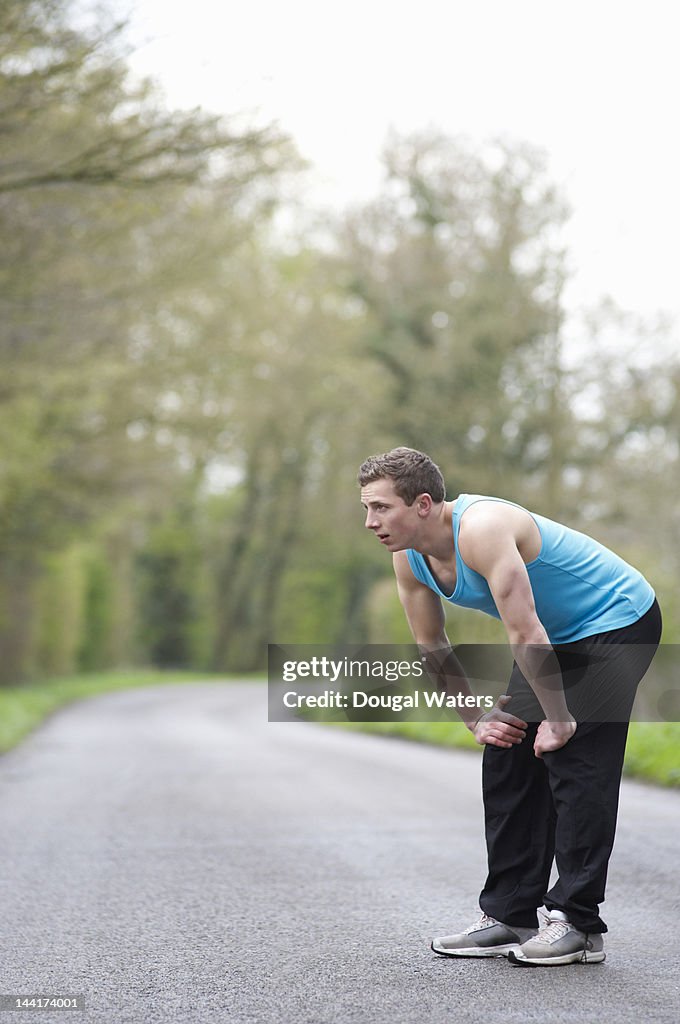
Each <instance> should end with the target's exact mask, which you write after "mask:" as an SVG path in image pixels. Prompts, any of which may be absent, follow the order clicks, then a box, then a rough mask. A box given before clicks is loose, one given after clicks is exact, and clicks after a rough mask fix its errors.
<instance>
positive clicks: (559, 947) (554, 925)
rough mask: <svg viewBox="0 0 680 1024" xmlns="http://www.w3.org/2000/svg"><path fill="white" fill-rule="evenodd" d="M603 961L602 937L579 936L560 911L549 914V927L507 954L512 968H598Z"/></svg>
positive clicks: (580, 934) (581, 933)
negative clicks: (575, 965)
mask: <svg viewBox="0 0 680 1024" xmlns="http://www.w3.org/2000/svg"><path fill="white" fill-rule="evenodd" d="M604 958H605V951H604V940H603V938H602V935H600V934H594V935H590V934H586V932H580V931H579V930H578V928H574V926H573V924H571V922H570V921H569V919H568V917H567V915H566V914H565V913H563V912H562V911H561V910H551V911H550V917H549V919H548V923H547V924H546V925H545V927H544V928H541V930H540V931H539V933H538V935H537V936H536V937H535V938H533V939H529V941H528V942H524V943H522V946H521V947H520V949H514V950H510V952H509V953H508V960H509V961H510V963H511V964H514V965H515V967H560V966H562V965H564V964H601V963H602V961H603V960H604Z"/></svg>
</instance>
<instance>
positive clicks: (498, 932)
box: [431, 914, 538, 956]
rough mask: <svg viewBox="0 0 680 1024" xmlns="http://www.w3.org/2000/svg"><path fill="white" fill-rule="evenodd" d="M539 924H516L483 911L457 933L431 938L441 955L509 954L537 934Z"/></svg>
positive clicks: (435, 949)
mask: <svg viewBox="0 0 680 1024" xmlns="http://www.w3.org/2000/svg"><path fill="white" fill-rule="evenodd" d="M537 931H538V929H537V928H515V927H512V928H511V927H510V926H509V925H507V924H503V923H502V922H501V921H497V920H496V919H495V918H494V917H489V915H488V914H482V916H481V917H480V919H479V921H477V922H476V923H475V924H471V925H470V927H469V928H466V929H465V931H464V932H460V934H458V935H449V936H447V937H446V938H442V939H433V940H432V947H431V948H432V950H433V951H434V952H435V953H439V954H440V955H441V956H508V955H509V953H510V952H511V951H512V950H519V948H520V945H521V944H522V943H523V942H527V941H528V940H529V939H530V938H531V937H532V936H533V935H536V933H537Z"/></svg>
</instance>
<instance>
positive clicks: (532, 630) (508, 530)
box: [459, 503, 576, 756]
mask: <svg viewBox="0 0 680 1024" xmlns="http://www.w3.org/2000/svg"><path fill="white" fill-rule="evenodd" d="M459 550H460V553H461V556H462V557H463V558H464V559H465V562H466V563H467V564H468V565H469V566H470V568H471V569H474V570H475V572H478V573H480V574H481V575H482V576H484V577H485V579H486V581H487V583H488V584H489V590H490V591H491V594H492V596H493V599H494V602H495V604H496V607H497V608H498V612H499V614H500V617H501V620H502V622H503V625H504V626H505V630H506V632H507V635H508V641H509V643H510V646H511V647H512V652H513V656H514V658H515V661H516V662H517V664H518V665H519V667H520V669H521V671H522V673H523V675H524V677H525V679H526V680H527V682H528V683H529V685H530V686H531V688H532V690H533V691H534V693H535V694H536V697H537V698H538V700H539V702H540V704H541V707H542V708H543V711H544V713H545V716H546V722H545V723H543V725H545V726H546V728H544V729H542V733H541V739H540V741H539V742H538V748H537V751H536V752H537V754H538V755H539V756H541V753H542V752H543V751H544V750H551V749H557V748H558V747H560V746H563V745H564V743H566V742H567V740H569V739H570V738H571V736H572V735H573V733H574V731H575V728H576V723H575V722H574V719H573V717H572V715H571V712H570V711H569V709H568V707H567V702H566V699H565V696H564V686H563V682H562V673H561V670H560V667H559V663H558V661H557V658H556V656H555V653H554V651H553V649H552V646H551V644H550V640H549V638H548V634H547V633H546V631H545V628H544V627H543V624H542V623H541V621H540V619H539V618H538V615H537V613H536V605H535V602H534V595H533V591H532V589H531V581H530V580H529V574H528V572H527V569H526V566H525V564H524V560H523V558H522V556H521V554H520V552H519V548H518V546H517V537H516V534H515V532H514V528H513V524H512V522H511V521H510V520H509V518H508V517H507V515H506V514H505V509H504V507H503V506H501V507H500V508H499V507H498V506H496V505H495V504H494V505H491V504H490V503H489V504H488V505H487V507H486V508H483V509H480V510H479V511H478V512H477V513H476V515H475V516H474V517H472V518H470V519H468V521H467V523H466V528H465V532H464V533H463V529H462V528H461V535H460V538H459ZM549 733H553V734H554V739H555V741H556V742H555V743H554V744H553V742H552V740H549V737H548V734H549ZM564 737H566V738H564ZM544 740H545V741H546V742H547V745H546V742H543V741H544ZM559 740H561V742H558V741H559Z"/></svg>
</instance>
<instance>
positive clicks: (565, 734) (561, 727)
mask: <svg viewBox="0 0 680 1024" xmlns="http://www.w3.org/2000/svg"><path fill="white" fill-rule="evenodd" d="M575 732H576V722H575V721H574V720H573V718H572V719H571V720H570V721H568V722H541V724H540V725H539V727H538V731H537V732H536V739H535V740H534V753H535V754H536V757H543V755H544V753H545V752H546V751H547V750H559V749H560V747H563V746H564V745H565V743H568V742H569V740H570V739H571V737H572V736H573V735H574V733H575Z"/></svg>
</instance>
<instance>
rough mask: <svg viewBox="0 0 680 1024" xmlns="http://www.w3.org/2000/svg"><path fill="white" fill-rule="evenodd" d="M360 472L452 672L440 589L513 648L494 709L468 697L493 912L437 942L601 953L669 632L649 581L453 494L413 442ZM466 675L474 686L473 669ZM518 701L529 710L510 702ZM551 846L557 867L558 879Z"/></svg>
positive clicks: (400, 583)
mask: <svg viewBox="0 0 680 1024" xmlns="http://www.w3.org/2000/svg"><path fill="white" fill-rule="evenodd" d="M359 484H360V486H361V501H362V504H363V506H364V508H365V509H366V527H367V528H368V529H369V530H372V531H373V533H374V534H375V535H376V536H377V538H378V540H379V541H380V543H381V544H383V545H384V547H386V548H387V550H388V551H391V552H392V557H393V563H394V571H395V575H396V579H397V588H398V593H399V598H400V600H401V603H402V606H403V608H404V611H405V613H406V617H407V619H408V623H409V626H410V628H411V632H412V633H413V636H414V639H415V641H416V643H417V644H419V646H420V647H421V649H423V650H424V651H426V652H430V655H431V656H435V655H434V652H437V654H436V658H438V660H437V661H436V663H437V664H438V665H439V666H440V671H441V672H442V673H443V674H444V676H446V674H447V671H448V670H447V669H446V668H445V667H443V666H445V665H446V664H450V663H451V660H452V658H454V656H453V655H452V653H451V645H450V642H449V639H448V637H447V635H446V631H445V617H444V611H443V606H442V600H447V601H450V602H451V603H453V604H456V605H462V606H464V607H469V608H476V609H478V610H480V611H483V612H486V613H487V614H490V615H494V616H496V617H498V618H500V619H501V620H502V622H503V624H504V626H505V629H506V632H507V636H508V640H509V643H510V645H511V647H512V650H513V656H514V659H515V664H514V667H513V671H512V675H511V679H510V683H509V686H508V693H507V695H504V696H502V697H500V698H499V700H498V701H497V702H496V705H495V706H494V708H493V709H492V710H491V711H488V712H484V713H483V714H481V715H479V712H478V709H476V708H474V709H465V708H462V709H461V710H460V714H461V717H462V718H463V720H464V721H465V724H466V726H467V727H468V729H470V731H471V732H472V733H473V735H474V736H475V738H476V740H477V742H478V743H480V744H482V745H484V756H483V769H482V790H483V798H484V809H485V831H486V844H487V854H488V877H487V880H486V883H485V885H484V888H483V890H482V892H481V895H480V900H479V904H480V908H481V911H482V916H481V918H480V920H479V921H478V922H476V923H475V924H474V925H472V926H471V927H469V928H467V929H466V930H465V931H464V932H461V933H459V934H456V935H451V936H447V937H445V938H437V939H434V940H433V942H432V949H433V950H434V951H435V952H436V953H439V954H441V955H443V956H453V957H461V956H466V957H467V956H474V957H488V956H507V957H508V958H509V960H510V961H511V963H513V964H515V965H522V966H554V965H560V964H570V963H579V962H581V963H600V962H602V961H603V960H604V958H605V952H604V943H603V938H602V935H603V933H604V932H606V931H607V926H606V924H605V923H604V921H603V920H602V918H601V917H600V916H599V904H600V903H601V902H602V901H603V900H604V889H605V882H606V875H607V864H608V861H609V856H610V854H611V850H612V846H613V842H614V833H615V828H616V816H617V809H618V797H619V788H620V781H621V771H622V766H623V756H624V751H625V745H626V736H627V730H628V720H629V717H630V711H631V708H632V704H633V700H634V698H635V691H636V688H637V685H638V683H639V682H640V680H641V679H642V677H643V675H644V674H645V672H646V670H647V668H648V667H649V663H650V661H651V659H652V657H653V654H654V651H655V650H656V648H657V646H658V643H659V639H660V635H661V613H660V611H659V606H658V604H657V601H656V598H655V595H654V591H653V590H652V588H651V586H650V585H649V583H648V582H647V581H646V580H645V579H644V577H643V576H642V575H641V574H640V573H639V572H638V571H637V570H636V569H634V568H633V567H632V566H630V565H628V564H627V563H626V562H624V561H623V559H621V558H619V557H618V556H617V555H615V554H614V553H613V552H612V551H610V550H608V549H607V548H605V547H603V546H602V545H601V544H599V543H598V542H596V541H595V540H593V539H591V538H590V537H587V536H585V535H584V534H582V533H579V532H577V531H575V530H570V529H568V528H567V527H565V526H562V525H561V524H559V523H555V522H553V521H551V520H549V519H546V518H544V517H542V516H539V515H536V514H534V513H531V512H528V511H527V510H526V509H524V508H522V507H521V506H519V505H516V504H514V503H512V502H509V501H506V500H504V499H500V498H492V497H486V496H481V495H470V494H461V495H459V496H458V498H456V500H455V501H446V500H445V488H444V481H443V478H442V475H441V473H440V471H439V468H438V467H437V466H436V465H435V464H434V462H433V461H432V460H431V459H430V458H429V457H428V456H427V455H425V454H423V453H422V452H418V451H415V450H414V449H411V448H395V449H394V450H393V451H391V452H387V453H386V454H384V455H377V456H373V457H371V458H369V459H367V460H366V461H365V462H364V463H363V464H362V466H361V468H360V470H359ZM454 660H455V659H454ZM456 682H457V689H458V691H460V692H463V693H464V694H465V695H469V694H470V693H471V690H470V687H469V684H468V683H467V681H466V680H465V678H464V676H460V675H458V677H457V679H456ZM565 691H566V692H565ZM509 702H512V706H513V710H515V711H517V712H518V714H519V713H520V712H522V710H524V717H518V716H517V715H514V714H511V713H510V712H509V711H507V710H505V709H506V707H507V705H508V703H509ZM553 857H554V858H555V861H556V864H557V869H558V872H559V878H558V881H557V883H556V884H555V885H554V886H553V887H552V889H550V891H547V890H548V885H549V879H550V871H551V866H552V862H553ZM542 904H543V905H544V906H545V907H546V909H547V911H548V919H547V922H546V923H544V924H543V927H541V928H540V930H539V929H538V917H537V911H538V908H539V907H540V906H541V905H542Z"/></svg>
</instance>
